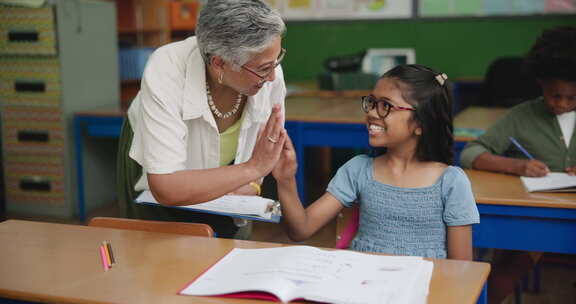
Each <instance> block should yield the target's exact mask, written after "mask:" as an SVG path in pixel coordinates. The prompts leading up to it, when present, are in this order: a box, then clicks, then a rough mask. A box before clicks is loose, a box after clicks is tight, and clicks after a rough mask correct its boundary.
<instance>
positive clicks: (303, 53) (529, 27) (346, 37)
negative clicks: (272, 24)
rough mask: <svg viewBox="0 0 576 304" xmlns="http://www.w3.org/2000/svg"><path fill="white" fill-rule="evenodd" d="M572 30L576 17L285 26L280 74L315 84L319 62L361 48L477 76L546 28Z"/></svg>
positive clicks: (450, 73) (523, 47)
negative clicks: (401, 51) (411, 52)
mask: <svg viewBox="0 0 576 304" xmlns="http://www.w3.org/2000/svg"><path fill="white" fill-rule="evenodd" d="M559 25H573V26H576V16H574V15H570V16H542V17H511V18H503V17H499V18H453V19H418V20H417V19H405V20H378V21H325V22H288V23H287V26H288V32H287V35H286V37H285V38H284V42H283V45H284V47H285V48H286V49H287V51H288V52H287V56H286V58H285V61H284V63H283V64H282V66H283V68H284V75H285V78H286V81H288V82H302V81H311V80H315V79H316V77H317V75H318V74H319V73H320V72H321V71H323V69H324V68H323V62H324V60H325V59H326V58H328V57H331V56H341V55H348V54H353V53H357V52H360V51H362V50H363V49H366V48H414V49H415V50H416V62H417V63H421V64H425V65H429V66H431V67H434V68H436V69H438V70H441V71H443V72H445V73H446V74H448V76H449V77H450V78H451V79H457V78H469V77H471V78H478V77H482V76H483V75H484V73H485V71H486V68H487V67H488V65H489V64H490V62H491V61H492V60H494V59H495V58H497V57H499V56H522V55H524V54H525V53H526V52H527V51H528V48H529V47H530V46H531V45H532V43H533V42H534V40H535V39H536V38H537V37H538V35H539V34H540V33H541V31H542V30H543V29H545V28H550V27H555V26H559Z"/></svg>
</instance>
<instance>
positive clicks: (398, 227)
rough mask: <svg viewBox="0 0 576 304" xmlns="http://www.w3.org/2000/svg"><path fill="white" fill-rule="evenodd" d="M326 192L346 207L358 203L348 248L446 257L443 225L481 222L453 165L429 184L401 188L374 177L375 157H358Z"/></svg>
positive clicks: (465, 183) (469, 190)
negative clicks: (357, 218) (353, 234)
mask: <svg viewBox="0 0 576 304" xmlns="http://www.w3.org/2000/svg"><path fill="white" fill-rule="evenodd" d="M327 191H328V192H330V193H331V194H332V195H334V196H335V197H336V198H337V199H338V200H339V201H340V202H341V203H342V204H343V205H345V206H346V207H351V206H352V205H353V204H354V202H355V201H358V202H359V204H360V224H359V227H358V233H357V234H356V237H355V238H354V240H353V241H352V246H351V248H350V249H352V250H358V251H372V252H383V253H389V254H396V255H411V256H423V257H429V258H446V256H447V253H446V226H461V225H470V224H477V223H479V222H480V216H479V214H478V209H477V208H476V202H475V200H474V196H473V194H472V188H471V186H470V181H469V180H468V177H467V176H466V174H465V173H464V171H462V169H460V168H458V167H454V166H449V167H448V168H447V169H446V170H445V171H444V173H443V174H442V176H441V177H440V178H439V179H438V180H437V181H436V183H434V184H433V185H431V186H428V187H423V188H400V187H396V186H391V185H387V184H383V183H381V182H378V181H377V180H376V179H374V175H373V158H372V157H369V156H367V155H359V156H356V157H354V158H352V159H351V160H349V161H348V162H347V163H346V164H344V165H343V166H342V167H341V168H340V169H338V172H337V173H336V176H334V178H333V179H332V180H331V181H330V184H329V185H328V189H327Z"/></svg>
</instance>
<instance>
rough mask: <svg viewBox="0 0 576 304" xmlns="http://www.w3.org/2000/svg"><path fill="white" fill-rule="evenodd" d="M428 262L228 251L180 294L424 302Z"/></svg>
mask: <svg viewBox="0 0 576 304" xmlns="http://www.w3.org/2000/svg"><path fill="white" fill-rule="evenodd" d="M432 272H433V263H432V262H431V261H426V260H424V259H422V258H421V257H402V256H382V255H372V254H367V253H359V252H353V251H347V250H330V251H328V250H323V249H319V248H315V247H309V246H287V247H277V248H261V249H241V248H234V249H233V250H232V251H230V252H229V253H228V254H227V255H226V256H224V257H223V258H222V259H220V260H219V261H218V262H217V263H216V264H214V265H212V266H211V267H210V268H209V269H207V270H206V271H205V272H203V273H202V274H201V275H200V276H199V277H197V278H195V279H194V281H192V282H191V283H188V284H186V286H185V287H184V288H183V289H182V290H180V292H179V294H181V295H193V296H219V297H231V298H253V299H261V300H271V301H275V302H278V301H281V302H282V303H288V302H291V301H294V300H301V299H304V300H308V301H314V302H319V303H355V304H369V303H411V304H424V303H426V298H427V295H428V292H429V285H430V280H431V278H432Z"/></svg>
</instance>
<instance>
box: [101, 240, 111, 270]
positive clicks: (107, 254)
mask: <svg viewBox="0 0 576 304" xmlns="http://www.w3.org/2000/svg"><path fill="white" fill-rule="evenodd" d="M102 247H104V252H105V253H106V262H108V267H109V268H112V260H111V259H110V250H109V249H108V244H107V242H106V241H104V242H102Z"/></svg>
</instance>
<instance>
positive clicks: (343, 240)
mask: <svg viewBox="0 0 576 304" xmlns="http://www.w3.org/2000/svg"><path fill="white" fill-rule="evenodd" d="M359 223H360V209H359V208H358V204H354V206H352V207H351V208H344V209H343V210H342V212H341V213H340V214H339V215H338V218H337V219H336V235H337V236H336V246H335V247H336V248H337V249H347V248H349V247H350V243H351V242H352V239H354V236H356V232H357V231H358V225H359Z"/></svg>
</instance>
